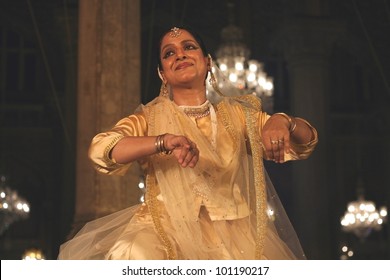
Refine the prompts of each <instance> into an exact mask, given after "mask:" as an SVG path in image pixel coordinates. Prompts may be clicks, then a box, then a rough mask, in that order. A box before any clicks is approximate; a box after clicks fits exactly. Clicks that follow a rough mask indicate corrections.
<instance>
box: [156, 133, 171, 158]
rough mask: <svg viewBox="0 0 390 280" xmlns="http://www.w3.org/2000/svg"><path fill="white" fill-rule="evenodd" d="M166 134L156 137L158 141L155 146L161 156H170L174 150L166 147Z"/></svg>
mask: <svg viewBox="0 0 390 280" xmlns="http://www.w3.org/2000/svg"><path fill="white" fill-rule="evenodd" d="M165 135H166V133H165V134H161V135H158V136H157V137H156V141H155V142H154V146H155V147H156V152H157V153H160V154H165V155H169V154H171V153H172V150H168V149H167V148H166V147H165V145H164V136H165Z"/></svg>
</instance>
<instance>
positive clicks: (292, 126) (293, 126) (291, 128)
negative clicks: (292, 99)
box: [274, 113, 297, 134]
mask: <svg viewBox="0 0 390 280" xmlns="http://www.w3.org/2000/svg"><path fill="white" fill-rule="evenodd" d="M274 115H280V116H282V117H284V118H286V119H287V120H288V123H289V124H290V126H289V128H288V130H289V131H290V134H291V133H293V132H294V131H295V129H296V128H297V122H296V121H295V119H294V118H292V117H290V116H289V115H287V114H285V113H275V114H274Z"/></svg>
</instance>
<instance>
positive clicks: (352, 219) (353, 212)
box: [340, 188, 387, 239]
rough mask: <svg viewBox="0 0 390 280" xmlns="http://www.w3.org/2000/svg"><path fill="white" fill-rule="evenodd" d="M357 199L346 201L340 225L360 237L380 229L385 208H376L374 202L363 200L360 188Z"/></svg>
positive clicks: (384, 220)
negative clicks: (345, 208) (345, 209)
mask: <svg viewBox="0 0 390 280" xmlns="http://www.w3.org/2000/svg"><path fill="white" fill-rule="evenodd" d="M358 192H359V195H358V200H356V201H352V202H349V203H348V206H347V211H346V212H345V214H344V216H342V217H341V221H340V222H341V226H342V229H343V230H344V231H345V232H350V233H354V234H355V235H356V236H357V237H359V238H360V239H364V238H366V237H367V236H368V235H369V234H370V233H371V232H372V230H380V229H381V228H382V224H383V223H385V222H386V218H387V208H386V207H384V206H383V207H381V208H380V209H379V211H377V210H376V207H375V203H374V202H372V201H369V200H365V199H364V196H363V194H362V189H361V188H359V189H358Z"/></svg>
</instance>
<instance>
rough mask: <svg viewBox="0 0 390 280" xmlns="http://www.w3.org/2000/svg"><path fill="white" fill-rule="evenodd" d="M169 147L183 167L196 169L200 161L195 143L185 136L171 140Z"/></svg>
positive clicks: (173, 137)
mask: <svg viewBox="0 0 390 280" xmlns="http://www.w3.org/2000/svg"><path fill="white" fill-rule="evenodd" d="M168 145H169V147H172V148H171V150H172V152H173V155H174V156H175V157H176V158H177V161H178V163H179V164H180V165H181V166H182V167H187V166H188V167H194V166H195V165H196V163H197V162H198V160H199V149H198V147H197V146H196V144H195V143H193V142H192V141H191V140H190V139H188V138H187V137H185V136H174V135H172V137H170V138H169V144H168Z"/></svg>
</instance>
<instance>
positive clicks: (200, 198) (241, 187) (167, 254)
mask: <svg viewBox="0 0 390 280" xmlns="http://www.w3.org/2000/svg"><path fill="white" fill-rule="evenodd" d="M208 110H209V111H210V113H208ZM193 111H199V113H200V115H201V116H202V117H200V118H195V117H191V116H192V115H193V114H192V113H193ZM202 111H204V112H206V114H202ZM268 118H269V115H267V114H266V113H264V112H262V111H261V104H260V101H259V100H258V99H256V98H254V97H253V96H241V97H236V98H231V97H225V98H223V99H222V100H220V101H218V102H217V103H216V104H211V103H209V102H206V103H205V104H204V105H203V106H199V107H195V108H193V107H191V108H188V107H186V108H183V107H179V106H177V105H176V104H175V103H174V102H172V101H171V100H169V99H168V98H164V97H158V98H156V99H155V100H153V101H152V102H150V103H149V104H147V105H145V106H141V107H140V109H139V110H138V111H137V112H136V113H135V114H133V115H131V116H129V117H126V118H124V119H122V120H120V121H119V122H118V123H117V124H116V125H115V127H113V128H112V129H111V130H110V131H107V132H103V133H100V134H98V135H97V136H96V137H95V138H94V139H93V141H92V143H91V147H90V152H89V156H90V158H91V160H92V161H93V163H94V166H95V167H96V169H97V170H98V171H99V172H102V173H105V174H110V175H124V174H125V173H126V171H127V169H128V167H129V165H122V164H117V163H115V162H114V161H113V160H112V159H111V158H110V151H111V149H112V147H114V146H115V145H116V143H117V142H118V141H119V140H120V139H121V138H123V137H124V136H146V135H159V134H163V133H172V134H176V135H185V136H187V137H188V138H189V139H191V141H193V142H195V143H196V144H197V147H198V149H199V151H200V159H199V161H198V164H197V165H196V166H195V168H182V167H180V166H179V165H178V163H177V160H176V159H175V158H174V156H173V155H161V154H156V155H153V156H150V157H148V158H145V159H143V160H141V161H140V163H141V166H142V167H143V169H144V172H145V176H146V190H147V191H146V201H145V203H143V204H140V205H135V206H133V207H130V208H127V209H124V210H122V211H119V212H117V213H113V214H111V215H109V216H106V217H103V218H100V219H97V220H94V221H91V222H89V223H87V224H86V225H85V227H84V228H83V229H82V230H81V231H80V232H79V233H78V234H77V235H76V236H75V237H74V238H73V239H71V240H69V241H68V242H66V243H64V244H63V245H62V246H61V248H60V254H59V257H58V258H59V259H203V260H206V259H304V258H305V256H304V253H303V251H302V249H301V246H300V244H299V241H298V238H297V236H296V234H295V231H294V229H293V228H292V226H291V224H290V222H289V220H288V217H287V215H286V214H285V212H284V210H283V207H282V205H281V204H280V201H279V199H278V196H277V194H276V192H275V190H274V188H273V186H272V183H271V182H270V181H269V179H268V177H267V174H266V171H265V170H264V167H263V162H262V160H263V150H262V145H261V128H262V126H263V125H264V124H265V122H266V120H267V119H268ZM309 126H310V125H309ZM310 127H311V126H310ZM311 128H312V127H311ZM312 130H313V135H314V138H313V140H312V141H311V142H310V143H307V144H305V145H293V150H294V152H293V153H290V154H288V155H286V157H287V160H295V159H305V158H307V157H308V156H309V155H310V153H311V152H312V151H313V149H314V147H315V146H316V144H317V141H318V139H317V132H316V130H315V129H314V128H312ZM270 213H272V214H270Z"/></svg>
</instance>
